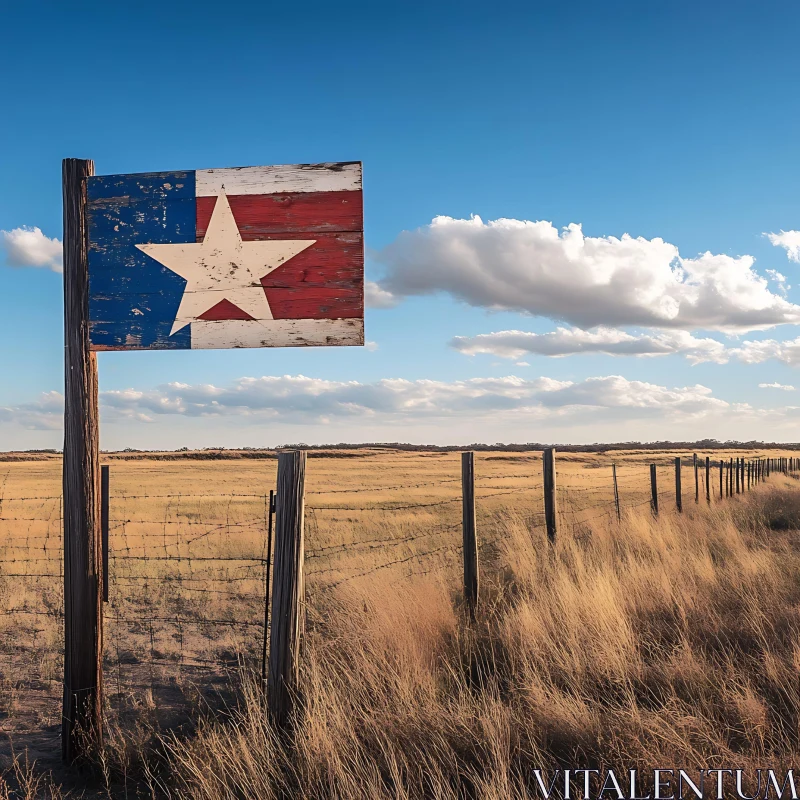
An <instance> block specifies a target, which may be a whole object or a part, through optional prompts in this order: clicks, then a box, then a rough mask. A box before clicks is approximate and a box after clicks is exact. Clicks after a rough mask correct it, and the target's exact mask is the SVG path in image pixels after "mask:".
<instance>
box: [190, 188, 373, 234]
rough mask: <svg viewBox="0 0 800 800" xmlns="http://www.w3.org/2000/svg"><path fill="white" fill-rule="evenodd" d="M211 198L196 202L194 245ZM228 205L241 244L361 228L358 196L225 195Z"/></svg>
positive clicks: (205, 223)
mask: <svg viewBox="0 0 800 800" xmlns="http://www.w3.org/2000/svg"><path fill="white" fill-rule="evenodd" d="M216 202H217V198H216V196H214V197H198V198H197V241H198V242H201V241H202V240H203V237H204V236H205V235H206V230H207V229H208V223H209V220H210V219H211V214H212V212H213V211H214V205H215V204H216ZM228 202H229V203H230V206H231V211H233V216H234V218H235V219H236V224H237V225H238V226H239V233H240V234H241V237H242V239H244V241H258V240H260V239H262V238H264V237H265V236H266V235H268V234H270V233H286V232H289V233H296V232H303V233H307V232H311V231H315V232H323V231H331V232H341V231H348V232H350V231H361V230H362V228H363V227H364V208H363V196H362V194H361V192H294V193H283V194H242V195H231V194H228Z"/></svg>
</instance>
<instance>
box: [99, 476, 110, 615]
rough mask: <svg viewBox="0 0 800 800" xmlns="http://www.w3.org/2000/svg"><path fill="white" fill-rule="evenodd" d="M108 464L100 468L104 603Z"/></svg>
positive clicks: (105, 590) (106, 588)
mask: <svg viewBox="0 0 800 800" xmlns="http://www.w3.org/2000/svg"><path fill="white" fill-rule="evenodd" d="M109 504H110V497H109V475H108V464H103V466H102V467H100V535H101V536H102V540H103V542H102V547H103V551H102V552H103V602H104V603H107V602H108V518H109Z"/></svg>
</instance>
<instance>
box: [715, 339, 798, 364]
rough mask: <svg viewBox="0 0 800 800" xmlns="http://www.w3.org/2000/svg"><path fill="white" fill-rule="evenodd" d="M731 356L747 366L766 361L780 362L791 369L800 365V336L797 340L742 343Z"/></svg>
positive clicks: (766, 340) (732, 350) (767, 340)
mask: <svg viewBox="0 0 800 800" xmlns="http://www.w3.org/2000/svg"><path fill="white" fill-rule="evenodd" d="M730 355H731V356H732V357H734V358H736V359H738V360H739V361H742V362H743V363H745V364H762V363H763V362H764V361H770V360H774V361H780V362H782V363H784V364H788V365H789V366H791V367H796V366H798V365H800V336H799V337H797V338H796V339H788V340H785V341H779V340H777V339H762V340H761V341H751V342H742V345H741V347H737V348H733V349H731V350H730Z"/></svg>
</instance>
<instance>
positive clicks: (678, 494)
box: [675, 456, 683, 514]
mask: <svg viewBox="0 0 800 800" xmlns="http://www.w3.org/2000/svg"><path fill="white" fill-rule="evenodd" d="M675 507H676V508H677V509H678V513H679V514H680V513H682V512H683V493H682V491H681V457H680V456H675Z"/></svg>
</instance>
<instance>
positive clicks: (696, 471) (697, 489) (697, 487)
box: [692, 453, 700, 503]
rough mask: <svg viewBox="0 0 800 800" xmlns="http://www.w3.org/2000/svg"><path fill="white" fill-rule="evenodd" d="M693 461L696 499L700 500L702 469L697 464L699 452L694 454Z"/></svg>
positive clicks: (697, 501) (696, 501)
mask: <svg viewBox="0 0 800 800" xmlns="http://www.w3.org/2000/svg"><path fill="white" fill-rule="evenodd" d="M692 461H693V462H694V501H695V503H699V502H700V470H699V468H698V466H697V453H693V454H692Z"/></svg>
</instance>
